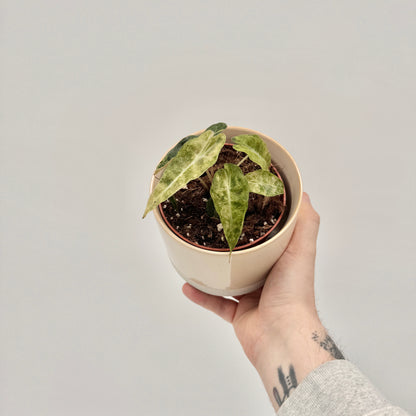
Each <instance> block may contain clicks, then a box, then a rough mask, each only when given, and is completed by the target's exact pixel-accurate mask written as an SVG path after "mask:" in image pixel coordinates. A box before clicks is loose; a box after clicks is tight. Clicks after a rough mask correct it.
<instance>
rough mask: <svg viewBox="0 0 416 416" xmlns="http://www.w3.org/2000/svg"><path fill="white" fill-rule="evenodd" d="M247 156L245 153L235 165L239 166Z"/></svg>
mask: <svg viewBox="0 0 416 416" xmlns="http://www.w3.org/2000/svg"><path fill="white" fill-rule="evenodd" d="M247 158H248V155H245V156H244V157H243V158H242V159H241V160H240V161H239V162H238V163H237V166H240V165H241V164H242V163H243V162H244V161H245V160H246V159H247Z"/></svg>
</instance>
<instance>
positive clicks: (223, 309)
mask: <svg viewBox="0 0 416 416" xmlns="http://www.w3.org/2000/svg"><path fill="white" fill-rule="evenodd" d="M182 292H183V294H184V295H185V296H186V297H187V298H188V299H189V300H191V301H192V302H194V303H196V304H197V305H199V306H202V307H203V308H205V309H207V310H209V311H211V312H214V313H215V314H217V315H218V316H220V317H221V318H223V319H225V320H226V321H227V322H230V323H232V322H233V320H234V316H235V312H236V310H237V306H238V303H237V302H235V301H233V300H230V299H225V298H222V297H220V296H213V295H208V294H207V293H204V292H201V291H200V290H198V289H196V288H194V287H193V286H191V285H190V284H189V283H185V284H184V285H183V286H182Z"/></svg>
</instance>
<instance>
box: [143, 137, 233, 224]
mask: <svg viewBox="0 0 416 416" xmlns="http://www.w3.org/2000/svg"><path fill="white" fill-rule="evenodd" d="M224 143H225V134H224V133H220V134H217V135H215V136H214V132H213V131H211V130H207V131H205V132H204V133H202V134H201V135H199V136H198V137H195V138H193V139H191V140H189V141H187V142H186V143H185V144H184V145H183V146H182V147H181V148H180V149H179V151H178V154H177V155H176V156H175V157H174V158H173V159H171V161H170V162H169V163H168V164H167V165H166V167H165V170H164V172H163V175H162V177H161V178H160V181H159V183H158V184H157V185H156V186H155V188H154V189H153V192H152V194H151V195H150V197H149V200H148V202H147V206H146V210H145V212H144V214H143V218H144V217H145V216H146V215H147V213H148V212H149V211H151V210H152V209H154V208H155V207H157V206H158V205H159V204H160V203H161V202H163V201H165V200H166V199H168V198H170V197H171V196H172V195H173V194H175V193H176V192H177V191H179V189H181V188H183V187H184V186H185V185H186V184H187V183H188V182H190V181H192V180H193V179H196V178H199V177H200V176H201V175H202V174H203V173H204V172H205V171H206V170H207V169H208V168H210V167H211V166H212V165H214V164H215V162H216V161H217V159H218V155H219V153H220V151H221V149H222V147H223V146H224Z"/></svg>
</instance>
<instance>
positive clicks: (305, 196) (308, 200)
mask: <svg viewBox="0 0 416 416" xmlns="http://www.w3.org/2000/svg"><path fill="white" fill-rule="evenodd" d="M303 198H304V199H305V201H306V202H311V198H309V195H308V194H307V193H306V192H304V193H303Z"/></svg>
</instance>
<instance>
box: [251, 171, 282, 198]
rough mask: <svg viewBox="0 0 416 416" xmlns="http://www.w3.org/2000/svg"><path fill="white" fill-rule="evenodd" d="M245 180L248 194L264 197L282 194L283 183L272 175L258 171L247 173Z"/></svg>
mask: <svg viewBox="0 0 416 416" xmlns="http://www.w3.org/2000/svg"><path fill="white" fill-rule="evenodd" d="M246 179H247V181H248V186H249V188H250V192H254V193H256V194H260V195H264V196H276V195H281V194H283V192H284V189H285V188H284V185H283V182H282V181H281V180H280V179H279V178H278V177H277V176H276V175H273V173H271V172H269V171H267V170H263V169H259V170H255V171H254V172H250V173H247V175H246Z"/></svg>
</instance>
